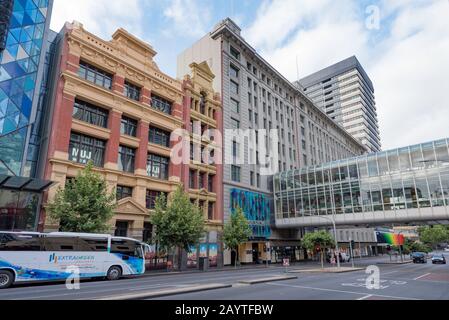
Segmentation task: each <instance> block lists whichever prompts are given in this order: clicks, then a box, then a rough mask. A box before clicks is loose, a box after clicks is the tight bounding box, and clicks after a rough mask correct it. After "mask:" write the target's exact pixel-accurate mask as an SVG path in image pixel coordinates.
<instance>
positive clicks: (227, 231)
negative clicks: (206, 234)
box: [223, 207, 252, 267]
mask: <svg viewBox="0 0 449 320" xmlns="http://www.w3.org/2000/svg"><path fill="white" fill-rule="evenodd" d="M251 235H252V231H251V227H250V226H249V222H248V220H247V219H246V217H245V215H244V213H243V210H242V208H240V207H237V208H236V210H235V212H234V213H233V214H231V219H230V220H229V221H228V222H227V223H226V224H225V226H224V229H223V243H224V245H225V248H226V249H228V250H231V252H234V253H235V256H236V258H235V260H234V267H237V259H238V248H239V246H240V245H241V244H243V243H245V242H246V241H248V238H249V237H251Z"/></svg>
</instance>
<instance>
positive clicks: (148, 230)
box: [142, 222, 153, 243]
mask: <svg viewBox="0 0 449 320" xmlns="http://www.w3.org/2000/svg"><path fill="white" fill-rule="evenodd" d="M152 238H153V225H152V224H151V223H149V222H145V223H144V224H143V232H142V241H143V242H145V243H148V242H149V241H150V240H151V239H152Z"/></svg>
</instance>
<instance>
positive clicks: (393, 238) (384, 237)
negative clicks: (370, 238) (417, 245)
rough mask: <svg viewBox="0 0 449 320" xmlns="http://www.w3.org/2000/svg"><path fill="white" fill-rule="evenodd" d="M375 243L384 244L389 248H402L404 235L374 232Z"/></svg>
mask: <svg viewBox="0 0 449 320" xmlns="http://www.w3.org/2000/svg"><path fill="white" fill-rule="evenodd" d="M376 236H377V243H385V244H388V245H391V246H402V245H404V243H405V238H404V235H402V234H397V233H390V232H376Z"/></svg>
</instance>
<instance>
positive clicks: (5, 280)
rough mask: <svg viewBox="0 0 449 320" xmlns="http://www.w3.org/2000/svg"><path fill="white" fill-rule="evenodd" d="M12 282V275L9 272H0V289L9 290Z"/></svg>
mask: <svg viewBox="0 0 449 320" xmlns="http://www.w3.org/2000/svg"><path fill="white" fill-rule="evenodd" d="M13 282H14V274H13V273H12V272H11V271H7V270H0V289H6V288H9V287H10V286H11V285H12V283H13Z"/></svg>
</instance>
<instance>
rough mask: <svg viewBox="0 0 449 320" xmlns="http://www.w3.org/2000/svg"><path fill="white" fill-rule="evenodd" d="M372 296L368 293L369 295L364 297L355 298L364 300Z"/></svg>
mask: <svg viewBox="0 0 449 320" xmlns="http://www.w3.org/2000/svg"><path fill="white" fill-rule="evenodd" d="M372 296H373V295H372V294H369V295H367V296H364V297H361V298H358V299H357V300H366V299H369V298H371V297H372Z"/></svg>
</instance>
